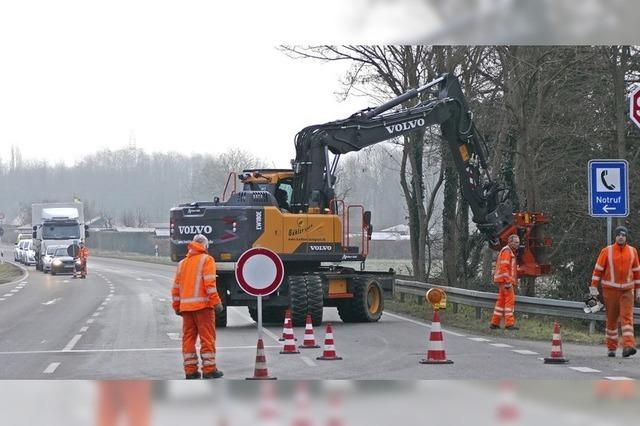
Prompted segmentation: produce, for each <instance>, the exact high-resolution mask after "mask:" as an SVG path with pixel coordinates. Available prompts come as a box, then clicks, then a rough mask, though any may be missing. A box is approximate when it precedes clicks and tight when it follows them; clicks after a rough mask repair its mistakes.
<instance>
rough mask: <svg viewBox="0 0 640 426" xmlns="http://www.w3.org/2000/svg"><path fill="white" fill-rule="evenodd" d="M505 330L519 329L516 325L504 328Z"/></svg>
mask: <svg viewBox="0 0 640 426" xmlns="http://www.w3.org/2000/svg"><path fill="white" fill-rule="evenodd" d="M504 329H505V330H520V327H518V326H517V325H510V326H509V327H505V328H504Z"/></svg>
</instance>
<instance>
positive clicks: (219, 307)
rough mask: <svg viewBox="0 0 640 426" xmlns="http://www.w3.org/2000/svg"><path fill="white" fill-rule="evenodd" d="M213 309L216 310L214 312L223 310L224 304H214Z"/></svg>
mask: <svg viewBox="0 0 640 426" xmlns="http://www.w3.org/2000/svg"><path fill="white" fill-rule="evenodd" d="M214 309H215V310H216V313H218V314H219V313H220V312H222V311H223V310H224V306H222V303H218V304H217V305H216V306H214Z"/></svg>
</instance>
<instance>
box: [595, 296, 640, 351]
mask: <svg viewBox="0 0 640 426" xmlns="http://www.w3.org/2000/svg"><path fill="white" fill-rule="evenodd" d="M602 296H603V298H604V306H605V307H606V310H607V330H606V343H607V349H609V350H610V351H615V350H616V348H617V347H618V320H620V329H621V330H622V342H623V345H624V347H625V348H634V347H635V346H636V339H635V338H634V335H633V289H632V288H629V289H625V290H621V289H617V288H611V287H607V286H603V287H602Z"/></svg>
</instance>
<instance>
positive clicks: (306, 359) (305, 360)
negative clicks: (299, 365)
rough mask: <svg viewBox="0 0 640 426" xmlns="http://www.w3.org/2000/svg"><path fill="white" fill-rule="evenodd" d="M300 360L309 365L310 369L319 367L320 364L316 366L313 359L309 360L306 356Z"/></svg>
mask: <svg viewBox="0 0 640 426" xmlns="http://www.w3.org/2000/svg"><path fill="white" fill-rule="evenodd" d="M300 359H301V360H302V361H303V362H304V363H305V364H307V365H308V366H309V367H317V366H318V364H316V363H315V362H313V361H312V360H311V358H307V357H306V356H301V357H300Z"/></svg>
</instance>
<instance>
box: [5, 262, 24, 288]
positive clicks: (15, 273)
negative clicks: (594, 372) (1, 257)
mask: <svg viewBox="0 0 640 426" xmlns="http://www.w3.org/2000/svg"><path fill="white" fill-rule="evenodd" d="M21 276H22V270H21V269H20V268H18V267H17V266H15V265H12V264H11V263H7V262H5V263H3V264H2V265H0V284H6V283H10V282H11V281H15V280H17V279H18V278H20V277H21Z"/></svg>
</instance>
